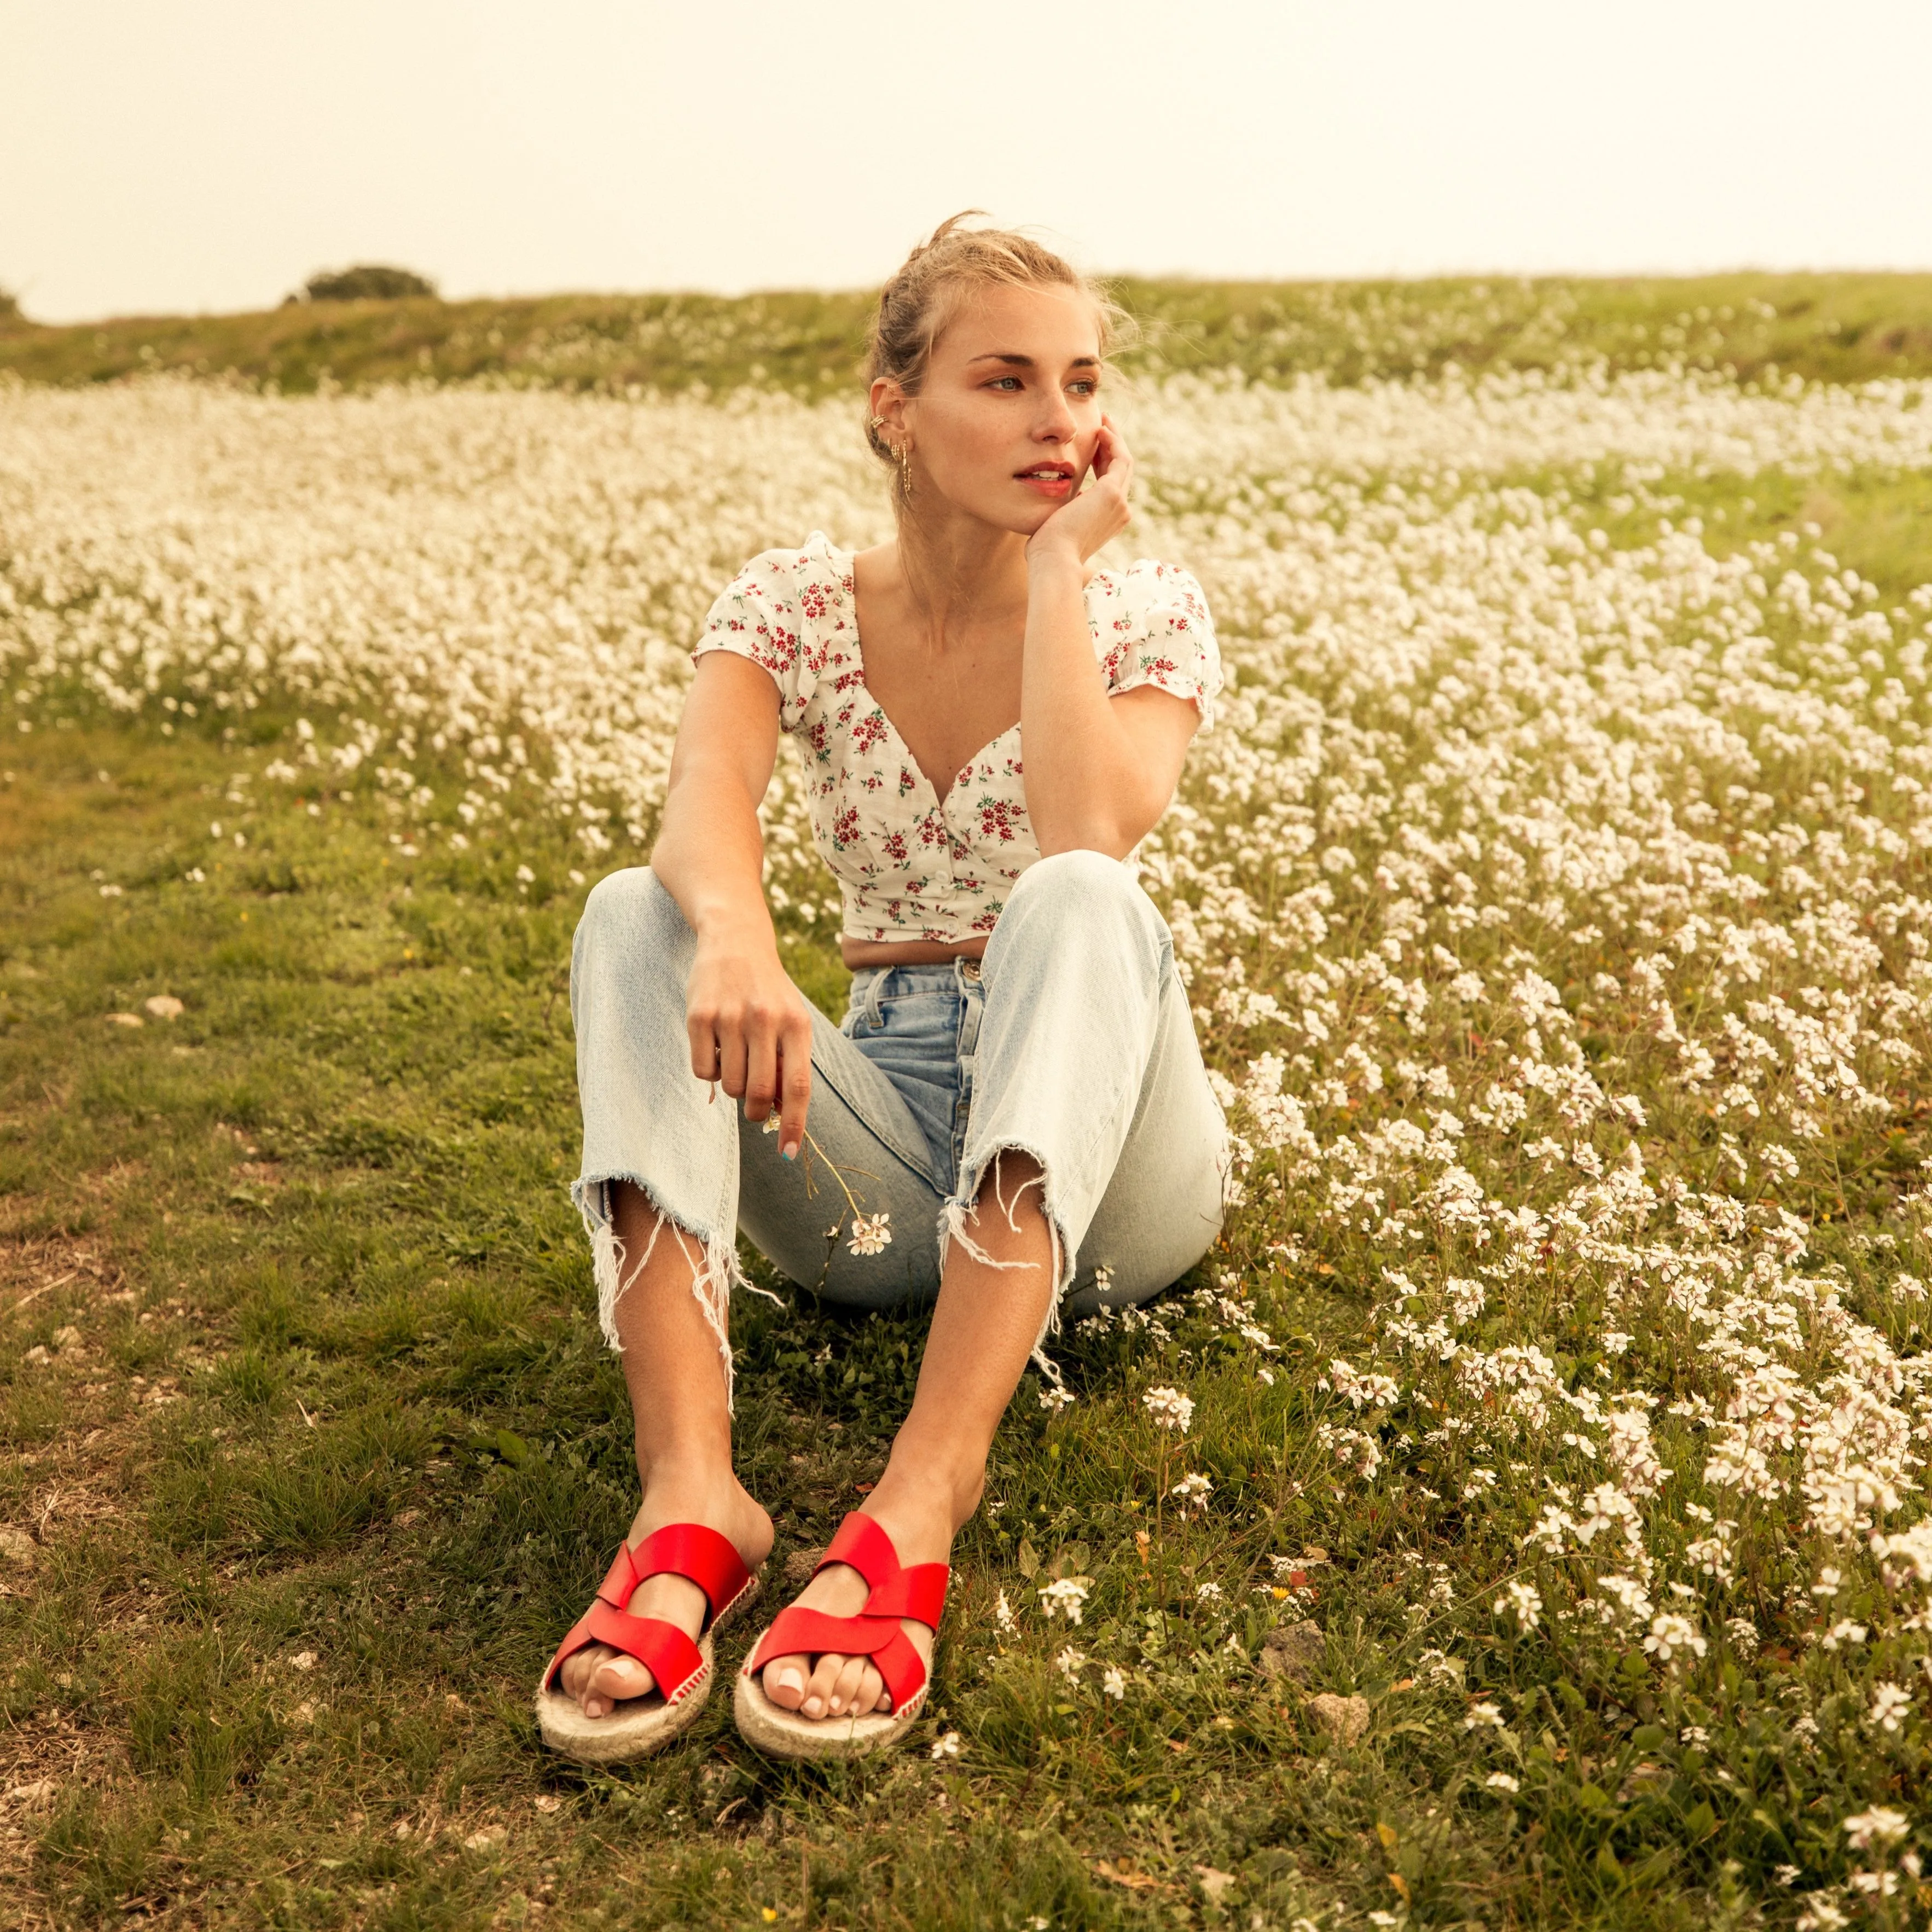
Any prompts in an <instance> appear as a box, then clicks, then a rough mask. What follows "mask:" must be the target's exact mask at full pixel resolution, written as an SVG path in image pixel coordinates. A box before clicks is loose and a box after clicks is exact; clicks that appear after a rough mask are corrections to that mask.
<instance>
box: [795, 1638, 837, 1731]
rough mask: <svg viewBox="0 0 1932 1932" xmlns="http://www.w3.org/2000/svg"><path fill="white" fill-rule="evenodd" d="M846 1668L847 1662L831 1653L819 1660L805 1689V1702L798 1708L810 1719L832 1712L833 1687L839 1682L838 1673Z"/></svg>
mask: <svg viewBox="0 0 1932 1932" xmlns="http://www.w3.org/2000/svg"><path fill="white" fill-rule="evenodd" d="M844 1667H845V1660H844V1658H842V1657H839V1656H836V1655H833V1654H832V1653H830V1652H827V1654H826V1655H824V1656H823V1657H821V1658H820V1659H819V1660H818V1668H817V1670H814V1672H813V1673H811V1678H810V1679H809V1680H808V1682H807V1683H806V1685H805V1702H804V1703H802V1704H801V1705H799V1707H798V1708H799V1710H801V1711H802V1712H804V1714H805V1716H807V1717H808V1718H823V1717H824V1716H826V1715H827V1714H828V1712H829V1710H830V1708H831V1703H832V1685H835V1684H836V1683H837V1682H838V1673H839V1672H840V1671H841V1670H844Z"/></svg>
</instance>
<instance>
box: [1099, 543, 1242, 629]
mask: <svg viewBox="0 0 1932 1932" xmlns="http://www.w3.org/2000/svg"><path fill="white" fill-rule="evenodd" d="M1087 594H1088V597H1089V598H1097V599H1098V600H1099V601H1101V602H1103V604H1111V605H1112V606H1113V607H1115V612H1116V615H1117V616H1118V618H1120V619H1132V618H1136V617H1139V618H1144V619H1151V618H1153V617H1154V616H1155V615H1156V614H1157V613H1159V615H1160V616H1162V617H1163V618H1164V619H1165V620H1166V622H1168V623H1169V625H1170V626H1172V628H1178V629H1183V630H1185V629H1190V628H1196V627H1197V626H1198V627H1199V628H1200V629H1202V631H1206V632H1208V634H1210V635H1212V634H1213V630H1214V619H1213V618H1212V616H1211V615H1210V614H1209V612H1208V594H1207V592H1205V591H1204V590H1203V589H1202V588H1201V582H1200V580H1199V578H1198V577H1196V575H1195V574H1194V573H1193V571H1191V570H1188V569H1186V568H1184V567H1183V566H1182V565H1180V564H1178V563H1167V562H1163V561H1162V559H1160V558H1159V557H1152V556H1141V557H1136V559H1134V561H1133V562H1132V563H1130V564H1128V565H1126V566H1125V567H1124V568H1121V569H1118V570H1100V571H1095V572H1094V576H1093V578H1092V580H1091V582H1090V583H1088V586H1087Z"/></svg>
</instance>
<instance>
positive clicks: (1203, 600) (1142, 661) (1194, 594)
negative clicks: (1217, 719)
mask: <svg viewBox="0 0 1932 1932" xmlns="http://www.w3.org/2000/svg"><path fill="white" fill-rule="evenodd" d="M1116 582H1117V585H1118V595H1116V597H1115V598H1114V599H1113V600H1112V608H1111V609H1110V610H1108V611H1107V612H1106V613H1105V617H1104V619H1103V621H1104V622H1105V623H1106V630H1105V631H1104V632H1103V635H1102V636H1101V637H1100V638H1099V639H1098V640H1097V642H1098V643H1100V645H1101V646H1102V656H1101V661H1100V667H1101V669H1102V670H1103V671H1104V672H1105V673H1106V679H1107V688H1108V691H1109V695H1112V696H1118V694H1120V693H1121V692H1122V691H1133V690H1135V689H1136V688H1138V687H1139V686H1140V685H1144V684H1151V685H1154V686H1155V687H1156V688H1157V689H1159V690H1161V691H1167V692H1169V693H1170V694H1172V695H1173V696H1174V697H1185V698H1188V699H1190V700H1192V701H1193V703H1194V705H1195V706H1196V709H1199V712H1200V713H1201V727H1200V728H1201V729H1202V730H1204V731H1205V730H1208V729H1210V728H1211V727H1212V725H1213V724H1214V698H1215V694H1216V693H1217V692H1218V691H1220V688H1221V685H1222V676H1221V649H1220V645H1219V644H1218V643H1216V641H1215V638H1214V619H1213V618H1212V617H1211V616H1209V615H1208V599H1207V597H1206V595H1205V594H1204V593H1203V592H1202V588H1201V586H1200V585H1199V583H1197V582H1196V580H1195V579H1194V577H1193V574H1192V573H1191V572H1190V571H1185V570H1183V569H1182V568H1181V567H1180V566H1179V565H1178V564H1172V563H1157V562H1153V561H1152V560H1151V559H1142V561H1141V562H1139V563H1136V564H1134V565H1132V566H1131V567H1130V568H1129V569H1128V570H1127V571H1125V572H1124V573H1123V574H1122V575H1121V577H1119V578H1118V579H1117V580H1116ZM1097 614H1098V613H1097Z"/></svg>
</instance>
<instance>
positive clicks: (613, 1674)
mask: <svg viewBox="0 0 1932 1932" xmlns="http://www.w3.org/2000/svg"><path fill="white" fill-rule="evenodd" d="M667 1523H703V1524H704V1525H706V1527H707V1528H709V1529H715V1530H716V1531H717V1532H718V1534H719V1535H721V1536H723V1537H724V1538H726V1540H727V1541H728V1542H729V1543H730V1545H731V1547H733V1549H734V1550H736V1551H737V1553H738V1554H739V1556H740V1557H741V1558H742V1559H743V1560H744V1564H745V1568H746V1569H748V1570H755V1569H757V1567H758V1565H760V1563H762V1562H763V1561H764V1560H765V1559H766V1557H767V1556H769V1555H770V1553H771V1547H772V1520H771V1518H770V1517H768V1516H767V1515H766V1514H765V1512H764V1511H763V1510H761V1509H760V1508H759V1507H758V1505H757V1504H756V1503H755V1502H753V1501H752V1500H751V1497H750V1496H749V1495H748V1493H746V1491H745V1488H744V1486H743V1485H742V1484H740V1483H739V1481H738V1479H737V1478H736V1477H735V1476H733V1475H730V1472H728V1471H727V1472H724V1473H723V1474H721V1475H716V1474H712V1473H710V1472H704V1473H702V1474H700V1475H695V1476H689V1477H686V1476H681V1475H677V1474H675V1473H673V1472H668V1471H665V1472H658V1471H653V1472H652V1480H651V1482H650V1484H649V1487H647V1488H646V1490H645V1492H644V1500H643V1505H642V1506H641V1507H640V1508H639V1510H638V1511H637V1515H636V1517H634V1519H633V1520H632V1522H631V1529H630V1535H629V1536H628V1538H626V1539H625V1540H626V1541H628V1543H629V1544H630V1545H631V1548H632V1549H633V1550H634V1549H635V1548H636V1547H637V1545H638V1544H640V1543H642V1542H643V1540H644V1538H646V1537H647V1536H649V1535H650V1534H651V1532H652V1531H653V1530H658V1529H663V1528H664V1526H665V1525H666V1524H667ZM625 1608H626V1609H627V1610H628V1611H629V1612H630V1613H631V1616H634V1617H661V1618H662V1619H664V1622H666V1623H667V1624H675V1625H676V1626H677V1628H679V1630H681V1631H683V1632H684V1634H685V1636H687V1637H696V1636H697V1633H698V1631H700V1629H701V1628H703V1622H704V1619H705V1616H706V1614H707V1612H708V1608H709V1607H708V1606H707V1604H706V1601H705V1598H704V1592H703V1591H702V1590H700V1589H699V1588H698V1587H697V1585H696V1584H695V1583H693V1582H692V1581H691V1579H690V1578H689V1577H672V1576H661V1577H646V1578H645V1579H644V1580H643V1582H642V1583H640V1584H639V1585H638V1586H637V1589H635V1590H634V1591H633V1592H631V1601H630V1602H629V1603H628V1604H626V1605H625ZM560 1681H561V1685H562V1691H563V1693H564V1694H565V1696H566V1697H574V1698H576V1699H577V1701H578V1703H580V1705H581V1706H582V1707H583V1715H585V1716H586V1718H604V1717H608V1716H609V1715H610V1713H611V1712H613V1710H615V1709H616V1708H617V1706H618V1705H619V1703H622V1701H623V1700H625V1699H626V1698H631V1697H647V1696H648V1695H649V1694H650V1692H651V1691H653V1690H655V1688H656V1685H657V1680H656V1679H655V1678H653V1677H652V1675H651V1673H649V1670H646V1668H645V1667H644V1666H643V1664H640V1663H639V1662H638V1661H637V1659H636V1658H634V1657H627V1656H625V1655H624V1653H623V1652H622V1651H616V1650H613V1649H610V1646H608V1645H607V1644H601V1643H593V1644H586V1646H584V1648H583V1649H581V1650H580V1651H577V1652H574V1653H573V1654H572V1655H571V1656H569V1657H568V1658H565V1660H564V1664H563V1669H562V1673H561V1679H560Z"/></svg>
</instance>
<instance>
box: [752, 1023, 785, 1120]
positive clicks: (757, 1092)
mask: <svg viewBox="0 0 1932 1932" xmlns="http://www.w3.org/2000/svg"><path fill="white" fill-rule="evenodd" d="M777 1100H778V1035H777V1034H775V1033H773V1032H772V1031H769V1029H766V1028H754V1029H753V1031H751V1034H750V1035H749V1036H748V1038H747V1039H746V1040H745V1119H746V1120H748V1121H762V1120H763V1118H765V1116H766V1115H767V1114H769V1112H771V1111H772V1106H773V1105H774V1103H775V1102H776V1101H777Z"/></svg>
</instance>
